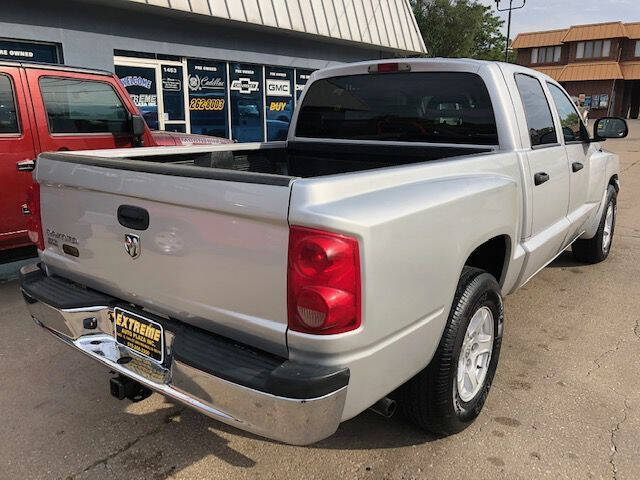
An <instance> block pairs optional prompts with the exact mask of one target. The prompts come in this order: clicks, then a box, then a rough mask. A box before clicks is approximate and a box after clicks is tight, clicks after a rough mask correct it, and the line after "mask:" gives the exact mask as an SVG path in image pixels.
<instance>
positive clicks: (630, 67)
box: [620, 62, 640, 80]
mask: <svg viewBox="0 0 640 480" xmlns="http://www.w3.org/2000/svg"><path fill="white" fill-rule="evenodd" d="M620 69H621V70H622V76H623V77H624V79H625V80H640V62H622V63H621V64H620Z"/></svg>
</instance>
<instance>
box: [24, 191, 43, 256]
mask: <svg viewBox="0 0 640 480" xmlns="http://www.w3.org/2000/svg"><path fill="white" fill-rule="evenodd" d="M27 207H28V209H29V213H27V215H26V216H27V233H28V234H29V240H31V241H32V242H33V243H35V244H36V246H37V247H38V250H44V236H43V235H42V220H41V219H40V184H38V183H36V182H33V183H32V184H31V185H30V186H29V188H28V189H27Z"/></svg>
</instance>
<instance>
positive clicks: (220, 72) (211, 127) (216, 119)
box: [187, 60, 229, 137]
mask: <svg viewBox="0 0 640 480" xmlns="http://www.w3.org/2000/svg"><path fill="white" fill-rule="evenodd" d="M187 74H188V75H189V115H190V119H191V133H197V134H200V135H212V136H215V137H228V136H229V127H228V122H227V119H228V114H227V112H228V110H227V108H228V107H227V67H226V64H225V63H224V62H211V61H206V60H188V61H187Z"/></svg>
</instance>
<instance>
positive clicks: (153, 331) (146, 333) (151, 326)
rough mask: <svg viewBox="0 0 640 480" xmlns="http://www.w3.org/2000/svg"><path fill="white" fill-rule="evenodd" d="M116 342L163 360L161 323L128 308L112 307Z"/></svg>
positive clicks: (157, 359) (160, 360)
mask: <svg viewBox="0 0 640 480" xmlns="http://www.w3.org/2000/svg"><path fill="white" fill-rule="evenodd" d="M113 318H114V327H115V336H116V342H118V343H119V344H121V345H124V346H125V347H128V348H130V349H131V350H133V351H134V352H136V353H139V354H140V355H143V356H145V357H148V358H150V359H152V360H155V361H156V362H159V363H162V361H163V360H164V331H163V329H162V325H160V324H159V323H158V322H154V321H153V320H150V319H148V318H145V317H143V316H142V315H139V314H137V313H134V312H130V311H129V310H125V309H123V308H119V307H116V308H114V309H113Z"/></svg>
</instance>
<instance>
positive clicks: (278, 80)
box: [264, 67, 293, 141]
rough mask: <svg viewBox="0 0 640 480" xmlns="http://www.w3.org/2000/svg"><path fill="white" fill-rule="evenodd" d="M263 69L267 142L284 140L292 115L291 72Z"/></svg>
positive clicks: (274, 68)
mask: <svg viewBox="0 0 640 480" xmlns="http://www.w3.org/2000/svg"><path fill="white" fill-rule="evenodd" d="M264 68H265V70H264V89H265V96H266V98H265V100H266V109H265V111H266V115H267V141H275V140H286V139H287V132H288V131H289V124H290V123H291V115H292V114H293V88H292V87H293V70H291V69H290V68H278V67H264Z"/></svg>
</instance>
